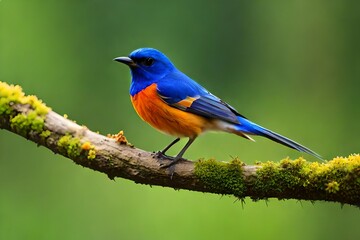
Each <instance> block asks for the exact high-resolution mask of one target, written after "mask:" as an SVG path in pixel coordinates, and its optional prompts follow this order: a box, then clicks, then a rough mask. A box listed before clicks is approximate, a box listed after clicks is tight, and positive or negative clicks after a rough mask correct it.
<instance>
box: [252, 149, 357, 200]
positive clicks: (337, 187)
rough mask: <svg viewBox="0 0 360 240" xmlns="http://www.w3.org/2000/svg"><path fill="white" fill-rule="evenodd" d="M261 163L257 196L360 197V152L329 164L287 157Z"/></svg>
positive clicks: (254, 185) (306, 197)
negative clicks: (279, 160) (276, 161)
mask: <svg viewBox="0 0 360 240" xmlns="http://www.w3.org/2000/svg"><path fill="white" fill-rule="evenodd" d="M261 166H262V168H260V169H258V170H257V172H256V174H257V177H256V179H255V181H254V182H253V186H252V189H253V190H254V192H256V197H255V199H262V198H266V197H269V196H276V197H278V198H281V196H284V197H286V198H289V197H294V198H300V197H301V198H303V199H316V198H315V196H317V198H319V196H327V199H334V200H336V199H343V198H346V199H348V201H350V202H353V201H356V199H359V192H360V174H359V173H360V156H359V155H350V156H349V157H347V158H340V157H338V158H334V159H333V160H331V161H328V162H326V163H319V162H307V161H305V160H304V159H303V158H299V159H296V160H293V161H291V160H289V159H284V160H282V161H281V162H280V163H274V162H266V163H263V164H261ZM329 194H331V196H328V195H329ZM324 198H325V197H324Z"/></svg>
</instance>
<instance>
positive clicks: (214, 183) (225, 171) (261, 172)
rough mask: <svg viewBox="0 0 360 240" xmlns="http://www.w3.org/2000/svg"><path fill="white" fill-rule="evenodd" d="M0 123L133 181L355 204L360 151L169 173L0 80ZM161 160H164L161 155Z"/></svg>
mask: <svg viewBox="0 0 360 240" xmlns="http://www.w3.org/2000/svg"><path fill="white" fill-rule="evenodd" d="M0 128H1V129H6V130H9V131H11V132H14V133H16V134H19V135H21V136H23V137H25V138H27V139H29V140H31V141H33V142H35V143H37V144H38V145H42V146H44V147H46V148H48V149H50V150H51V151H53V152H55V153H59V154H61V155H63V156H65V157H67V158H69V159H71V160H73V161H74V162H75V163H77V164H79V165H82V166H84V167H87V168H91V169H93V170H95V171H99V172H102V173H105V174H107V175H108V176H109V178H110V179H114V178H115V177H121V178H126V179H130V180H133V181H134V182H136V183H142V184H148V185H159V186H164V187H172V188H175V189H188V190H192V191H201V192H209V193H217V194H231V195H234V196H235V197H237V198H240V199H243V198H245V197H247V196H248V197H251V198H252V199H254V200H259V199H268V198H278V199H299V200H324V201H333V202H339V203H342V204H351V205H356V206H359V205H360V155H358V154H357V155H351V156H349V157H347V158H341V157H338V158H334V159H333V160H331V161H328V162H324V163H318V162H307V161H305V160H304V159H302V158H299V159H296V160H289V159H284V160H282V161H280V162H279V163H274V162H266V163H258V164H256V165H245V164H244V163H242V162H241V161H239V160H238V159H234V160H232V161H231V162H229V163H225V162H219V161H216V160H213V159H210V160H199V161H197V162H192V161H188V160H183V161H180V162H179V163H178V164H176V165H175V166H174V169H173V170H174V175H173V176H172V178H171V177H170V175H169V171H168V170H167V169H163V168H161V167H160V165H159V161H160V159H158V157H157V156H156V154H154V153H150V152H146V151H144V150H141V149H138V148H135V147H133V146H131V145H130V144H129V143H128V142H127V141H126V138H125V136H123V135H122V133H119V134H118V135H117V136H114V137H106V136H103V135H100V134H98V133H95V132H92V131H90V130H89V129H87V128H86V127H84V126H79V125H78V124H76V123H74V122H73V121H70V120H68V119H67V118H65V117H62V116H60V115H59V114H57V113H56V112H54V111H52V110H51V109H50V108H48V107H46V106H45V104H43V103H42V102H41V101H40V100H38V99H37V98H36V97H35V96H26V95H25V94H24V93H23V92H22V89H21V87H19V86H13V85H8V84H6V83H4V82H0ZM163 161H167V160H163Z"/></svg>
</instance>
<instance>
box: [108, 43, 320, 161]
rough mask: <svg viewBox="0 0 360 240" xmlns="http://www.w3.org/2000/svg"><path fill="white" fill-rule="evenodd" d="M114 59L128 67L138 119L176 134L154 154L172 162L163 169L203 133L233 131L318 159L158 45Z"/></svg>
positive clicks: (242, 135)
mask: <svg viewBox="0 0 360 240" xmlns="http://www.w3.org/2000/svg"><path fill="white" fill-rule="evenodd" d="M113 60H114V61H117V62H120V63H123V64H126V65H127V66H128V67H129V68H130V72H131V84H130V99H131V102H132V105H133V107H134V108H135V111H136V112H137V114H138V115H139V116H140V118H141V119H142V120H144V121H145V122H147V123H148V124H150V125H151V126H152V127H154V128H155V129H157V130H159V131H160V132H163V133H165V134H168V135H171V136H174V137H176V138H175V140H173V141H172V142H171V143H170V144H169V145H167V146H166V147H165V148H164V149H163V150H161V151H159V152H158V154H159V156H162V157H165V158H168V159H169V160H171V161H170V163H168V164H164V165H163V166H165V167H169V166H171V165H173V164H175V163H177V162H178V161H179V160H181V159H182V157H183V155H184V153H185V152H186V150H187V149H188V148H189V147H190V145H191V144H192V143H193V142H194V140H195V139H196V138H197V137H198V136H199V135H201V134H202V133H204V132H207V131H222V132H228V133H233V134H236V135H238V136H241V137H243V138H246V139H248V140H251V141H254V139H253V138H252V137H251V136H252V135H257V136H261V137H265V138H268V139H270V140H273V141H275V142H277V143H280V144H282V145H285V146H287V147H289V148H293V149H295V150H297V151H300V152H304V153H307V154H310V155H312V156H314V157H316V158H319V159H322V158H321V156H320V155H319V154H317V153H316V152H314V151H312V150H310V149H309V148H307V147H305V146H303V145H301V144H299V143H297V142H295V141H293V140H291V139H289V138H287V137H284V136H282V135H280V134H278V133H276V132H274V131H271V130H269V129H266V128H264V127H262V126H260V125H258V124H256V123H254V122H252V121H250V120H248V119H247V118H246V117H244V116H243V115H241V114H240V113H239V112H238V111H237V110H236V109H235V108H234V107H232V106H231V105H229V104H228V103H226V102H225V101H223V100H221V99H220V98H218V97H217V96H215V95H214V94H212V93H210V92H209V91H208V90H206V89H205V88H204V87H203V86H201V85H200V84H199V83H197V82H196V81H194V80H193V79H191V78H190V77H188V76H187V75H185V74H184V73H183V72H181V71H180V70H178V69H177V68H176V67H175V65H174V64H173V63H172V62H171V60H170V59H169V58H168V57H167V56H166V55H165V54H163V53H162V52H160V51H159V50H157V49H154V48H139V49H136V50H134V51H133V52H131V53H130V55H129V56H127V57H117V58H114V59H113ZM183 137H186V138H188V141H187V143H186V144H185V146H184V147H183V148H182V149H181V150H180V152H179V153H178V154H177V155H176V156H175V157H171V156H167V155H166V152H167V151H168V150H169V149H170V148H171V147H172V146H173V145H174V144H175V143H177V142H178V141H179V140H180V138H183Z"/></svg>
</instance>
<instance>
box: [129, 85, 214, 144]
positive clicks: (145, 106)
mask: <svg viewBox="0 0 360 240" xmlns="http://www.w3.org/2000/svg"><path fill="white" fill-rule="evenodd" d="M131 102H132V104H133V106H134V108H135V110H136V112H137V114H138V115H139V116H140V117H141V118H142V119H143V120H144V121H145V122H147V123H149V124H150V125H151V126H153V127H154V128H156V129H158V130H160V131H162V132H164V133H167V134H170V135H173V136H177V137H195V136H197V135H199V134H200V133H202V132H203V131H204V130H206V129H207V128H208V126H207V125H208V120H207V119H205V118H203V117H201V116H198V115H195V114H192V113H188V112H184V111H181V110H179V109H176V108H173V107H170V106H169V105H168V104H167V103H165V102H164V101H163V100H162V99H161V98H160V97H159V96H158V94H157V91H156V84H155V83H154V84H152V85H150V86H149V87H147V88H146V89H144V90H142V91H141V92H139V93H137V94H136V95H134V96H131Z"/></svg>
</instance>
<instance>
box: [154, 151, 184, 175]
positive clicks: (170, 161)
mask: <svg viewBox="0 0 360 240" xmlns="http://www.w3.org/2000/svg"><path fill="white" fill-rule="evenodd" d="M155 157H156V158H157V159H158V160H159V161H160V168H166V169H167V171H168V173H169V175H170V178H171V179H172V178H173V176H174V172H175V164H176V163H178V162H179V161H180V160H182V158H178V159H177V158H176V157H171V156H167V155H165V154H164V153H162V152H161V151H159V152H156V153H155ZM164 160H165V161H166V162H164Z"/></svg>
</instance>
